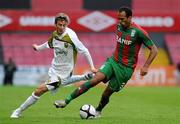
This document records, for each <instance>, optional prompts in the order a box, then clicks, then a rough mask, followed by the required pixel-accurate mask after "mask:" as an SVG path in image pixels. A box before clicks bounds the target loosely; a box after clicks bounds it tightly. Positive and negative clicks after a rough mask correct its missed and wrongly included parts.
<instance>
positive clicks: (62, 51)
mask: <svg viewBox="0 0 180 124" xmlns="http://www.w3.org/2000/svg"><path fill="white" fill-rule="evenodd" d="M48 45H49V47H50V48H53V49H54V58H53V60H52V63H51V67H50V69H49V75H51V74H50V73H55V74H56V75H57V76H58V77H60V78H61V79H62V78H67V77H69V76H70V75H71V74H72V72H73V68H74V65H75V63H76V58H77V52H80V53H83V54H84V55H85V56H86V58H87V60H88V63H89V64H90V67H94V65H93V62H92V59H91V56H90V54H89V51H88V49H87V48H86V47H85V46H84V45H83V44H82V42H81V41H80V40H79V39H78V37H77V35H76V33H75V32H74V31H73V30H72V29H70V28H66V30H65V32H64V33H63V34H61V35H58V34H57V32H56V31H54V32H53V33H52V35H51V37H50V38H49V40H48Z"/></svg>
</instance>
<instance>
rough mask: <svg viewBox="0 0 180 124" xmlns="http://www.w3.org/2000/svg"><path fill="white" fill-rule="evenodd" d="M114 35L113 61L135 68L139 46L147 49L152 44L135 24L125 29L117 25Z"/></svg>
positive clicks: (145, 33)
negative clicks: (115, 35)
mask: <svg viewBox="0 0 180 124" xmlns="http://www.w3.org/2000/svg"><path fill="white" fill-rule="evenodd" d="M116 34H117V38H116V40H117V45H116V49H115V51H114V54H113V57H114V60H115V61H116V62H118V63H122V64H123V65H125V66H128V67H131V68H135V67H136V64H137V60H138V53H139V50H140V47H141V45H142V44H144V45H145V46H146V47H149V46H151V45H153V44H154V43H153V41H152V40H151V39H150V38H149V36H148V33H147V32H146V31H145V30H144V29H142V28H141V27H140V26H139V25H137V24H135V23H132V24H131V27H130V28H127V29H124V28H123V27H122V26H121V25H120V24H119V25H117V32H116Z"/></svg>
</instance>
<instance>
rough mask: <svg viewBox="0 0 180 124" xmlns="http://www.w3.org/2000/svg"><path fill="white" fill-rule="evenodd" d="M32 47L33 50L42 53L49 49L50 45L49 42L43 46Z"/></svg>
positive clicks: (35, 45) (34, 45)
mask: <svg viewBox="0 0 180 124" xmlns="http://www.w3.org/2000/svg"><path fill="white" fill-rule="evenodd" d="M32 47H33V49H34V50H35V51H40V50H43V49H47V48H49V45H48V43H47V42H45V43H43V44H41V45H37V44H33V45H32Z"/></svg>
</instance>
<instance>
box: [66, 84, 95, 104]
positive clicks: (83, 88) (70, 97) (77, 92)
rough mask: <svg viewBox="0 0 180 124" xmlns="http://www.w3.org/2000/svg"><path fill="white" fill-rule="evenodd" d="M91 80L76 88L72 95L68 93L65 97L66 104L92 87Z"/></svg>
mask: <svg viewBox="0 0 180 124" xmlns="http://www.w3.org/2000/svg"><path fill="white" fill-rule="evenodd" d="M91 87H92V86H91V83H90V81H87V82H85V83H84V84H83V85H81V86H80V87H78V88H77V89H76V90H74V91H73V92H72V93H71V94H70V95H68V96H67V97H66V99H65V102H66V104H69V103H70V102H71V101H72V100H73V99H75V98H76V97H78V96H80V95H81V94H83V93H85V92H86V91H88V90H89V89H90V88H91Z"/></svg>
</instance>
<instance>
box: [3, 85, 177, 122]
mask: <svg viewBox="0 0 180 124" xmlns="http://www.w3.org/2000/svg"><path fill="white" fill-rule="evenodd" d="M73 89H75V87H73V86H71V87H63V88H61V89H59V91H58V92H57V93H56V94H55V95H51V93H50V92H49V93H46V94H44V95H43V96H42V97H41V98H40V100H39V101H38V102H37V103H36V104H35V105H33V106H32V107H30V108H29V109H27V110H26V111H24V113H23V116H22V117H21V118H19V119H10V118H9V116H10V114H11V112H12V110H13V109H15V108H16V107H18V106H19V105H20V104H21V103H22V102H23V101H24V100H25V99H26V98H27V97H28V96H29V95H31V93H32V91H33V90H34V87H17V86H15V87H10V86H6V87H4V86H0V124H180V89H179V87H125V88H124V89H123V90H122V91H120V92H118V93H115V94H113V95H112V97H111V99H110V103H109V105H108V106H106V108H105V109H104V111H103V113H102V117H101V118H98V119H93V120H82V119H80V117H79V108H80V107H81V106H82V105H83V104H86V103H88V104H92V105H93V106H96V105H97V103H98V102H99V99H100V97H101V93H102V91H103V89H104V87H96V88H92V89H91V90H90V91H88V92H87V93H86V94H83V95H82V96H80V97H78V98H76V99H75V100H73V101H72V102H71V103H70V104H69V105H68V106H67V107H66V108H64V109H56V108H54V106H53V102H54V100H57V99H62V98H65V97H66V96H67V95H68V94H69V93H71V92H72V90H73Z"/></svg>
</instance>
